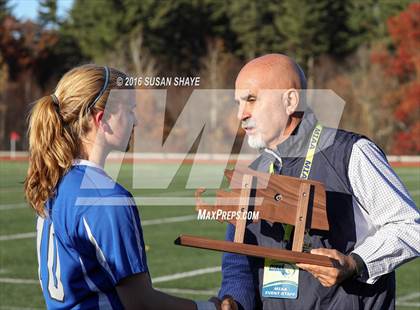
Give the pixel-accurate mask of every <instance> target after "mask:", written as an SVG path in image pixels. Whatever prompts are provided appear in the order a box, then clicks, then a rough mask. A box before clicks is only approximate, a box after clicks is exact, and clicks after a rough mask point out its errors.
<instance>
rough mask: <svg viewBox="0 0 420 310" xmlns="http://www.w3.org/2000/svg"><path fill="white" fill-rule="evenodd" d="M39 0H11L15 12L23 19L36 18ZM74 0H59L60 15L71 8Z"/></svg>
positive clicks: (62, 15)
mask: <svg viewBox="0 0 420 310" xmlns="http://www.w3.org/2000/svg"><path fill="white" fill-rule="evenodd" d="M38 3H39V0H11V1H10V4H11V6H12V7H13V14H14V15H15V16H16V17H17V18H19V19H21V20H24V19H36V18H37V15H38V6H39V4H38ZM72 4H73V0H57V6H58V16H59V17H64V16H66V14H67V11H68V10H69V9H70V8H71V6H72Z"/></svg>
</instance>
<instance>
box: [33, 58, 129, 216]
mask: <svg viewBox="0 0 420 310" xmlns="http://www.w3.org/2000/svg"><path fill="white" fill-rule="evenodd" d="M109 73H110V74H109V82H108V86H107V87H106V88H105V89H104V92H103V93H102V94H101V95H100V98H99V99H98V101H97V102H96V103H95V105H94V106H93V107H91V108H90V109H89V108H88V107H89V106H90V105H91V104H92V103H93V102H94V100H95V99H96V98H97V97H98V96H99V93H100V92H101V89H102V88H103V87H104V84H105V67H100V66H97V65H92V64H89V65H83V66H80V67H76V68H74V69H72V70H70V71H69V72H67V73H66V74H65V75H64V76H63V77H62V78H61V80H60V81H59V83H58V85H57V88H56V90H55V92H54V94H53V95H51V96H50V95H49V96H45V97H43V98H41V99H39V100H38V101H37V102H36V103H35V105H34V107H33V108H32V110H31V112H30V115H29V128H28V136H29V168H28V173H27V177H26V180H25V195H26V199H27V201H28V202H29V204H30V206H31V207H32V208H33V209H34V210H35V211H36V213H37V214H38V215H40V216H44V204H45V203H46V201H47V200H48V199H49V198H51V197H53V196H54V194H55V188H56V186H57V184H58V182H59V180H60V179H61V177H62V176H63V175H64V174H65V173H66V172H67V171H68V170H69V169H70V167H71V165H72V161H73V159H75V158H78V157H81V156H83V149H82V138H83V137H84V136H85V135H86V133H87V132H89V130H90V126H89V118H90V117H91V115H92V114H94V113H96V112H98V111H101V110H104V109H105V104H106V101H107V99H108V96H109V92H110V90H111V89H112V88H121V87H118V86H117V78H119V79H121V78H123V79H124V77H125V76H126V75H125V74H124V73H122V72H120V71H117V70H115V69H112V68H109ZM54 96H55V98H54Z"/></svg>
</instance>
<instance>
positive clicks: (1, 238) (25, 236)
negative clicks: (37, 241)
mask: <svg viewBox="0 0 420 310" xmlns="http://www.w3.org/2000/svg"><path fill="white" fill-rule="evenodd" d="M35 237H36V233H35V232H27V233H21V234H13V235H3V236H0V241H8V240H18V239H30V238H35Z"/></svg>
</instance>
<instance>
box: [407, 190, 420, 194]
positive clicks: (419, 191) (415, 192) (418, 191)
mask: <svg viewBox="0 0 420 310" xmlns="http://www.w3.org/2000/svg"><path fill="white" fill-rule="evenodd" d="M409 193H410V194H411V195H413V196H418V195H420V189H416V190H415V191H411V192H409Z"/></svg>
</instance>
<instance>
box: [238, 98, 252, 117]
mask: <svg viewBox="0 0 420 310" xmlns="http://www.w3.org/2000/svg"><path fill="white" fill-rule="evenodd" d="M251 112H252V111H251V108H250V107H249V104H248V103H247V102H245V103H241V104H240V105H239V111H238V116H237V117H238V119H239V120H240V121H244V120H246V119H248V118H250V117H251V116H252V113H251Z"/></svg>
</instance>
